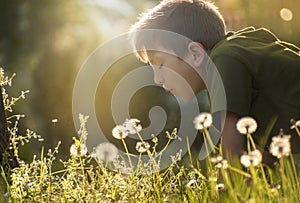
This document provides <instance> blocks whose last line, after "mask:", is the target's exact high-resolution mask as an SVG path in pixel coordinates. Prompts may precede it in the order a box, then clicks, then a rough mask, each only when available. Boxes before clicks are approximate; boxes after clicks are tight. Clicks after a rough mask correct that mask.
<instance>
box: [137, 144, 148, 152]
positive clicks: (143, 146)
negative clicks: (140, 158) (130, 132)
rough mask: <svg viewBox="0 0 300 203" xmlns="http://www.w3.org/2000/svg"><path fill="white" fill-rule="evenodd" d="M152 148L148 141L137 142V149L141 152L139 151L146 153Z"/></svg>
mask: <svg viewBox="0 0 300 203" xmlns="http://www.w3.org/2000/svg"><path fill="white" fill-rule="evenodd" d="M149 148H150V144H149V143H148V142H137V143H136V146H135V149H136V150H137V151H138V152H139V153H144V152H146V151H147V150H148V149H149Z"/></svg>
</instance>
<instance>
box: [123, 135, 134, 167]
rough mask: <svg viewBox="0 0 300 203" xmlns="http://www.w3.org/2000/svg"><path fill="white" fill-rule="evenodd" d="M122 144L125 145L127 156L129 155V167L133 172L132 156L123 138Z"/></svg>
mask: <svg viewBox="0 0 300 203" xmlns="http://www.w3.org/2000/svg"><path fill="white" fill-rule="evenodd" d="M122 143H123V146H124V148H125V151H126V154H127V157H128V162H129V166H130V168H131V170H133V165H132V162H131V158H130V154H129V151H128V148H127V145H126V143H125V140H124V138H122Z"/></svg>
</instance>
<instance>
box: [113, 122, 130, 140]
mask: <svg viewBox="0 0 300 203" xmlns="http://www.w3.org/2000/svg"><path fill="white" fill-rule="evenodd" d="M112 135H113V136H114V137H115V138H117V139H120V140H121V139H124V138H126V137H127V135H128V131H127V129H126V128H125V127H124V126H122V125H117V126H116V127H114V129H113V130H112Z"/></svg>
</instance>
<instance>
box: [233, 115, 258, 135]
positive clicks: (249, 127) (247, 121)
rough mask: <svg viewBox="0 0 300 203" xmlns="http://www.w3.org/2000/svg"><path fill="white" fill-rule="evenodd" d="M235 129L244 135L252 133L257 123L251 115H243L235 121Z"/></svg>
mask: <svg viewBox="0 0 300 203" xmlns="http://www.w3.org/2000/svg"><path fill="white" fill-rule="evenodd" d="M236 129H237V130H238V131H239V133H241V134H244V135H246V134H248V133H250V134H252V133H254V132H255V131H256V129H257V123H256V121H255V120H254V119H253V118H252V117H249V116H247V117H243V118H241V119H240V120H238V122H237V123H236Z"/></svg>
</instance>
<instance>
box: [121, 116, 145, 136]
mask: <svg viewBox="0 0 300 203" xmlns="http://www.w3.org/2000/svg"><path fill="white" fill-rule="evenodd" d="M140 122H141V121H140V120H138V119H136V118H132V119H126V120H125V122H124V123H123V126H124V127H125V128H126V130H127V131H128V133H129V134H132V135H134V134H136V133H138V132H140V131H141V130H142V126H141V124H139V123H140Z"/></svg>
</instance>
